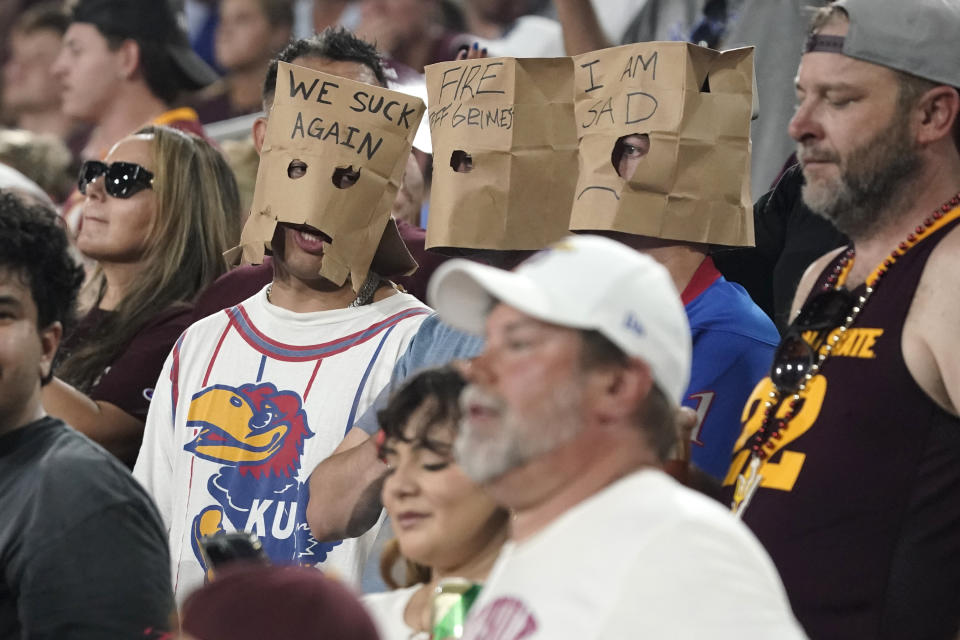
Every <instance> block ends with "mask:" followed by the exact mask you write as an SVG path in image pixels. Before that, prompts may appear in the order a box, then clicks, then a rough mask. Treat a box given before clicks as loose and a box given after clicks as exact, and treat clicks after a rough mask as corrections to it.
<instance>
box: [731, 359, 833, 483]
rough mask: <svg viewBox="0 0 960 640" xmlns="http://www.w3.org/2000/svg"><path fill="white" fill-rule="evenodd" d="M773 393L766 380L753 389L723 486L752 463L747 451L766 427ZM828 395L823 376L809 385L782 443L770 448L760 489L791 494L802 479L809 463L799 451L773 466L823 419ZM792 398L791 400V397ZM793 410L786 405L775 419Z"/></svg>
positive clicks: (745, 407)
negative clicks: (765, 417) (766, 412)
mask: <svg viewBox="0 0 960 640" xmlns="http://www.w3.org/2000/svg"><path fill="white" fill-rule="evenodd" d="M773 390H774V387H773V382H771V381H770V378H764V379H763V380H761V381H760V382H759V383H758V384H757V386H756V387H755V388H754V390H753V393H752V394H751V395H750V399H749V400H747V403H746V405H744V408H743V415H742V416H741V417H740V421H741V422H742V423H743V433H741V434H740V438H739V439H738V440H737V443H736V444H735V445H734V447H733V450H734V451H735V452H736V455H735V456H734V459H733V464H731V465H730V471H728V472H727V477H726V478H724V479H723V485H724V486H727V485H731V484H733V483H734V482H736V480H737V476H738V475H739V474H740V472H741V471H742V470H743V469H744V466H745V465H746V464H747V463H748V462H749V459H750V449H747V448H745V447H746V444H747V441H748V440H749V439H750V436H752V435H753V434H754V433H756V431H757V429H759V428H760V425H762V424H763V403H764V400H765V399H766V398H769V397H770V392H772V391H773ZM826 393H827V379H826V378H825V377H823V376H822V375H818V376H815V377H814V378H813V379H811V380H810V381H809V382H807V385H806V388H805V389H804V390H803V391H801V392H800V402H801V405H800V409H799V411H797V412H796V415H794V417H793V419H792V420H790V422H789V424H788V425H787V428H786V429H784V430H783V432H782V434H783V437H782V438H780V439H779V440H778V439H776V438H771V439H770V441H769V443H768V444H773V445H774V447H773V449H766V454H767V456H766V458H764V461H763V463H762V464H761V465H760V468H759V469H758V470H757V472H758V473H759V474H760V475H762V477H763V479H762V480H761V482H760V486H761V487H763V488H765V489H779V490H781V491H790V490H792V489H793V485H794V483H795V482H796V481H797V477H798V476H799V475H800V469H801V468H802V467H803V462H804V460H805V459H806V457H807V456H806V454H804V453H799V452H797V451H783V453H782V454H781V456H780V461H779V462H773V461H772V460H773V459H774V458H775V457H776V454H777V453H778V452H780V451H781V450H782V449H784V448H785V447H786V446H787V445H789V444H790V443H791V442H793V441H794V440H796V439H797V438H799V437H800V436H802V435H803V434H804V433H806V432H807V430H808V429H809V428H810V427H811V426H812V425H813V423H814V422H815V421H816V419H817V416H818V415H820V409H821V407H822V406H823V398H824V396H825V395H826ZM788 397H789V396H788ZM789 410H790V403H789V402H783V403H781V404H780V406H779V407H778V408H777V413H776V416H775V417H776V418H783V417H784V416H786V415H787V413H788V412H789Z"/></svg>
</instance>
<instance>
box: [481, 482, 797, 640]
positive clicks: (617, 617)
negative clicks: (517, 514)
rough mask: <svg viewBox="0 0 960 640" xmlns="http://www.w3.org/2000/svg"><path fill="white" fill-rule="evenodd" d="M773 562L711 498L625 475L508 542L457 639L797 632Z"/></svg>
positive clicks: (740, 638) (734, 639)
mask: <svg viewBox="0 0 960 640" xmlns="http://www.w3.org/2000/svg"><path fill="white" fill-rule="evenodd" d="M803 637H804V635H803V632H802V631H801V630H800V627H799V625H798V624H797V622H796V620H795V619H794V617H793V614H792V612H791V610H790V605H789V604H788V602H787V597H786V594H785V592H784V589H783V584H782V583H781V582H780V577H779V576H778V575H777V572H776V569H775V568H774V566H773V563H772V562H771V561H770V558H769V557H768V556H767V554H766V552H765V551H764V550H763V549H762V548H761V546H760V544H759V542H757V540H756V538H754V537H753V534H751V533H750V531H749V530H748V529H747V528H746V527H745V526H744V525H743V523H741V522H740V521H738V520H736V519H734V518H733V517H732V516H731V515H730V513H729V512H727V511H726V510H725V509H724V508H723V507H721V506H720V505H719V504H717V503H715V502H713V501H711V500H709V499H708V498H705V497H704V496H701V495H699V494H697V493H695V492H693V491H690V490H689V489H686V488H685V487H682V486H681V485H679V484H678V483H677V482H675V481H674V480H673V479H672V478H670V477H669V476H667V475H666V474H664V473H662V472H660V471H655V470H645V471H640V472H637V473H633V474H631V475H629V476H627V477H625V478H622V479H620V480H619V481H617V482H616V483H614V484H612V485H611V486H609V487H607V488H606V489H604V490H603V491H601V492H600V493H598V494H596V495H594V496H592V497H591V498H589V499H587V500H585V501H583V502H581V503H580V504H578V505H577V506H576V507H574V508H573V509H571V510H569V511H567V512H566V513H564V514H563V515H562V516H561V517H560V518H558V519H557V520H555V521H554V522H553V523H551V524H550V525H549V526H548V527H547V528H545V529H543V530H542V531H540V532H538V533H537V534H536V535H535V536H534V537H532V538H529V539H527V540H524V541H523V542H520V543H508V544H506V545H505V546H504V548H503V550H502V551H501V553H500V557H499V558H498V559H497V562H496V564H495V566H494V568H493V570H492V571H491V573H490V576H489V578H488V579H487V583H486V585H485V586H484V589H483V591H481V593H480V596H479V598H478V600H477V602H476V603H474V605H473V607H472V608H471V610H470V617H469V618H468V620H467V624H466V629H465V635H464V638H465V640H480V639H483V640H520V639H521V638H530V639H544V640H547V639H549V640H565V639H567V638H569V639H570V640H587V639H589V638H596V639H597V640H600V639H602V640H614V639H617V638H624V639H627V638H630V639H636V638H651V639H653V638H656V639H664V638H670V639H671V640H681V639H686V638H689V639H691V640H692V639H696V640H702V639H703V638H710V639H711V640H718V639H720V640H725V639H729V640H750V639H757V640H760V639H763V640H769V639H772V638H776V639H777V640H791V639H793V638H803Z"/></svg>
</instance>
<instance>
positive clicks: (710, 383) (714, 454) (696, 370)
mask: <svg viewBox="0 0 960 640" xmlns="http://www.w3.org/2000/svg"><path fill="white" fill-rule="evenodd" d="M774 349H775V347H774V345H772V344H769V343H767V342H763V341H760V340H754V339H751V338H748V337H745V336H742V335H737V334H733V333H727V332H725V331H701V332H697V333H695V334H694V341H693V366H692V371H691V375H690V386H689V387H688V388H687V392H686V394H685V396H684V400H683V405H684V406H686V407H690V408H691V409H693V410H694V411H696V412H697V418H698V419H697V427H696V429H695V430H694V433H693V438H692V440H693V442H692V444H691V459H692V461H693V463H694V464H696V465H697V466H698V467H699V468H700V469H702V470H703V471H704V472H706V473H708V474H709V475H711V476H713V477H714V478H716V479H717V480H720V481H722V480H723V477H724V476H725V475H726V473H727V470H728V468H729V466H730V459H731V455H732V452H733V445H734V444H735V443H736V440H737V437H738V436H739V435H740V432H741V424H740V416H741V414H742V412H743V406H744V404H745V403H746V401H747V399H748V398H749V397H750V394H751V393H752V392H753V389H754V387H755V386H756V385H757V383H758V382H759V381H760V380H761V379H763V377H764V376H766V375H767V373H768V372H769V370H770V363H771V361H772V360H773V352H774Z"/></svg>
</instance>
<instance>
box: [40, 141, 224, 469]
mask: <svg viewBox="0 0 960 640" xmlns="http://www.w3.org/2000/svg"><path fill="white" fill-rule="evenodd" d="M79 184H80V191H81V192H83V193H84V194H85V196H86V200H85V202H84V208H83V217H84V220H83V226H82V227H81V231H80V235H79V236H78V238H77V247H78V248H79V250H80V251H81V252H82V253H83V254H84V256H86V257H88V258H90V259H92V260H95V261H96V262H97V269H96V271H95V273H94V275H93V278H92V280H91V281H90V282H89V283H88V287H92V289H93V294H94V299H95V304H94V306H93V307H92V308H91V309H90V310H89V311H88V312H87V314H86V316H85V317H84V318H83V320H82V321H81V322H80V324H79V325H78V327H77V328H76V330H75V331H74V332H73V333H72V334H71V335H70V336H68V337H67V340H66V341H65V344H64V351H65V354H64V355H65V359H64V362H63V367H62V369H61V372H60V374H61V377H60V378H55V379H54V380H53V381H52V382H51V383H50V384H49V385H47V386H46V387H45V388H44V396H43V402H44V406H45V407H46V409H47V411H49V412H50V413H51V414H53V415H55V416H57V417H60V418H63V419H64V420H66V421H68V422H69V423H70V424H71V425H73V426H74V427H75V428H76V429H78V430H79V431H81V432H83V433H85V434H87V435H88V436H90V437H91V438H92V439H94V440H96V441H97V442H99V443H100V444H102V445H103V446H104V447H105V448H106V449H107V450H109V451H110V452H112V453H114V454H115V455H116V456H117V457H118V458H120V459H121V460H122V461H123V462H124V463H126V464H128V465H130V466H132V465H133V463H134V461H135V459H136V456H137V451H138V450H139V448H140V440H141V438H142V434H143V424H144V420H145V419H146V415H147V409H148V407H149V403H150V398H151V396H152V393H153V387H154V384H155V383H156V381H157V376H158V375H159V373H160V369H161V367H162V366H163V361H164V359H165V358H166V357H167V354H168V353H169V352H170V349H171V348H172V347H173V344H174V341H175V340H176V339H177V337H178V336H179V335H180V334H181V333H182V332H183V330H184V329H186V328H187V326H188V325H189V324H190V318H191V312H192V309H191V306H190V302H191V301H192V300H193V297H194V296H195V295H196V294H197V292H198V291H200V290H201V289H203V288H204V287H205V286H206V285H207V284H209V283H210V282H212V281H213V280H214V279H216V278H217V276H219V275H221V274H222V273H224V271H225V270H226V263H225V261H224V259H223V255H222V254H223V252H224V251H226V250H227V249H229V248H230V247H232V246H234V245H236V244H237V242H238V240H239V237H240V227H239V216H240V211H239V201H238V195H237V187H236V182H235V181H234V178H233V174H232V173H231V172H230V168H229V166H227V164H226V161H225V160H224V159H223V157H222V156H221V154H220V152H219V151H217V150H216V149H214V148H213V147H211V146H210V144H209V143H207V142H205V141H204V140H203V139H201V138H199V137H197V136H194V135H192V134H186V133H183V132H180V131H177V130H174V129H170V128H166V127H153V126H151V127H146V128H144V129H141V130H140V131H139V132H138V133H136V134H135V135H132V136H128V137H126V138H124V139H123V140H121V141H120V142H119V143H117V144H116V145H115V146H114V148H113V150H112V151H111V152H110V153H109V154H108V155H107V160H106V163H101V162H98V161H88V162H86V163H84V165H83V167H82V168H81V171H80V183H79Z"/></svg>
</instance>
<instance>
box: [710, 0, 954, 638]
mask: <svg viewBox="0 0 960 640" xmlns="http://www.w3.org/2000/svg"><path fill="white" fill-rule="evenodd" d="M958 33H960V3H958V2H957V1H956V0H912V1H911V2H900V1H898V0H841V1H840V2H837V3H836V4H833V5H831V6H829V7H827V8H824V9H822V10H820V11H819V12H818V13H817V14H816V16H815V18H814V22H813V26H812V29H811V33H810V37H809V39H808V42H807V47H806V53H805V54H804V56H803V58H802V61H801V64H800V68H799V71H798V73H797V81H796V85H797V110H796V113H795V115H794V117H793V119H792V120H791V122H790V129H789V131H790V135H791V136H792V137H793V138H794V139H795V140H796V141H797V155H798V157H799V160H800V164H801V165H802V167H803V173H804V177H805V179H806V185H805V186H804V188H803V198H804V201H805V202H806V204H807V205H808V206H809V207H810V208H811V209H812V210H813V211H814V212H816V213H818V214H820V215H822V216H824V217H826V218H827V219H829V220H831V221H832V222H833V223H834V224H835V225H836V227H837V228H838V229H839V230H840V231H842V232H844V233H846V234H847V236H848V237H849V238H850V239H851V244H850V245H849V246H846V247H841V248H840V249H837V250H835V251H833V252H831V253H829V254H827V255H825V256H823V257H822V258H820V259H819V260H818V261H817V262H815V263H814V264H813V265H811V267H810V268H809V269H808V270H807V273H806V274H805V275H804V277H803V279H802V280H801V283H800V286H799V287H798V289H797V296H796V299H795V301H794V307H793V315H794V321H793V323H792V324H791V325H790V327H789V328H788V330H787V331H786V333H785V335H784V338H783V341H782V342H781V344H780V346H779V348H778V350H777V352H776V355H775V357H774V363H773V367H772V368H771V372H770V377H769V378H767V379H765V380H763V381H762V382H761V383H760V384H759V385H758V386H757V388H756V390H755V391H754V394H753V397H751V398H750V400H749V401H748V403H747V405H746V407H745V409H744V413H743V432H742V434H741V436H740V439H739V440H738V442H737V444H736V445H735V450H734V458H733V463H732V465H731V468H730V471H729V473H728V474H727V476H726V479H725V485H726V486H727V487H728V491H729V498H730V500H731V506H732V508H733V510H734V511H735V512H736V513H737V514H738V515H740V516H742V517H743V519H744V521H745V522H746V523H747V524H748V525H749V526H750V527H751V528H752V529H753V531H754V532H755V533H756V534H757V536H758V537H759V538H760V541H761V542H762V543H763V544H764V545H765V546H766V548H767V550H768V551H769V552H770V555H771V557H772V558H773V560H774V562H775V564H776V565H777V568H778V569H779V571H780V574H781V576H782V577H783V581H784V584H785V586H786V587H787V593H788V595H789V596H790V599H791V604H792V605H793V608H794V611H795V612H796V614H797V617H798V618H799V619H800V622H801V623H802V624H803V625H804V627H805V628H806V631H807V633H809V634H810V636H811V637H814V638H953V637H956V634H957V631H958V629H960V531H958V523H960V418H958V410H960V359H958V358H957V354H958V353H960V331H958V330H957V320H956V319H957V318H958V317H960V286H958V279H957V274H958V273H960V228H958V225H960V116H958V113H960V93H958V90H957V87H960V64H958V63H957V60H958V58H957V53H956V51H957V50H956V36H957V34H958Z"/></svg>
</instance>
